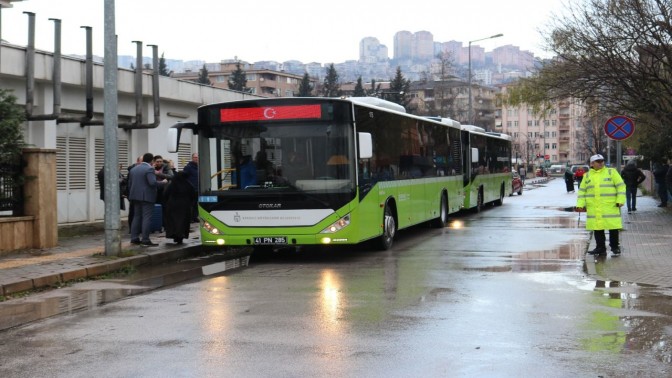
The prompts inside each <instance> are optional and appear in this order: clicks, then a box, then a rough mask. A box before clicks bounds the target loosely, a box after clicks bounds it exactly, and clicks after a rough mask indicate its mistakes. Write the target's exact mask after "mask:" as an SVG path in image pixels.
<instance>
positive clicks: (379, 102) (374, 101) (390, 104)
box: [346, 97, 406, 113]
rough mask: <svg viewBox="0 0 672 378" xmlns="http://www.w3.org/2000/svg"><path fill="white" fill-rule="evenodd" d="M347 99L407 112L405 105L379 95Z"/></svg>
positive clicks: (357, 102)
mask: <svg viewBox="0 0 672 378" xmlns="http://www.w3.org/2000/svg"><path fill="white" fill-rule="evenodd" d="M346 100H350V101H351V102H354V103H356V104H362V105H370V106H371V105H372V106H376V107H379V108H384V109H389V110H394V111H397V112H401V113H406V108H404V107H403V106H401V105H399V104H397V103H394V102H391V101H387V100H383V99H381V98H378V97H348V98H346Z"/></svg>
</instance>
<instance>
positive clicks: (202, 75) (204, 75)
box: [197, 64, 212, 85]
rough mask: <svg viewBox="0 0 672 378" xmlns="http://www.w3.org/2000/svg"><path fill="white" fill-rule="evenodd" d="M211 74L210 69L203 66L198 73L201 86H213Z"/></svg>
mask: <svg viewBox="0 0 672 378" xmlns="http://www.w3.org/2000/svg"><path fill="white" fill-rule="evenodd" d="M209 75H210V73H209V72H208V69H207V68H206V67H205V64H203V68H201V70H200V71H199V72H198V81H197V82H198V83H201V84H206V85H212V83H211V82H210V78H208V76H209Z"/></svg>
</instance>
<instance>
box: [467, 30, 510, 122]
mask: <svg viewBox="0 0 672 378" xmlns="http://www.w3.org/2000/svg"><path fill="white" fill-rule="evenodd" d="M503 35H504V34H502V33H499V34H495V35H491V36H490V37H486V38H481V39H475V40H473V41H469V77H468V81H469V109H468V114H469V115H468V117H467V118H468V119H467V122H468V123H469V124H472V123H473V122H472V119H471V117H472V112H473V109H472V104H471V44H472V43H474V42H479V41H485V40H486V39H493V38H499V37H501V36H503Z"/></svg>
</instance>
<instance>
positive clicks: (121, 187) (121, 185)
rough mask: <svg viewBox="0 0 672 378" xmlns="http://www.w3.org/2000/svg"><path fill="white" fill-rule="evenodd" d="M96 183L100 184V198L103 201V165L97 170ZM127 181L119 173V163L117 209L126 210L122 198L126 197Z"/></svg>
mask: <svg viewBox="0 0 672 378" xmlns="http://www.w3.org/2000/svg"><path fill="white" fill-rule="evenodd" d="M98 183H99V184H100V199H101V200H102V201H103V202H105V166H103V167H102V168H100V171H98ZM127 185H128V182H127V180H126V178H125V177H124V174H123V173H121V164H120V165H119V209H121V210H126V203H125V202H124V198H126V192H127V190H128V188H127Z"/></svg>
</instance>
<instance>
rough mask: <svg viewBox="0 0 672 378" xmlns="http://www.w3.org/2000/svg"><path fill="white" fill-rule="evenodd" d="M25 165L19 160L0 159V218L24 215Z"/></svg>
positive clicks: (19, 158) (19, 157) (18, 158)
mask: <svg viewBox="0 0 672 378" xmlns="http://www.w3.org/2000/svg"><path fill="white" fill-rule="evenodd" d="M22 182H23V164H22V160H21V156H18V157H17V158H6V157H5V158H1V157H0V216H20V215H23V189H22V187H23V185H21V183H22Z"/></svg>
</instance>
